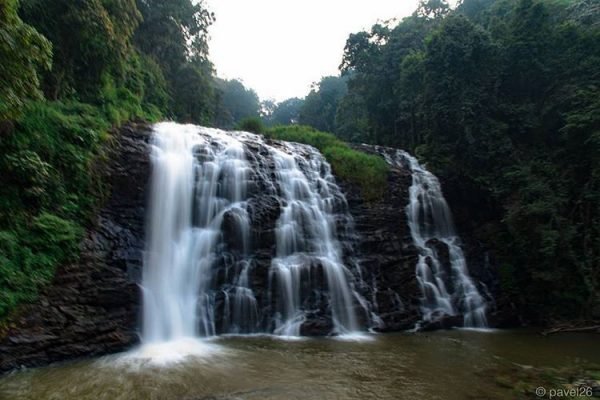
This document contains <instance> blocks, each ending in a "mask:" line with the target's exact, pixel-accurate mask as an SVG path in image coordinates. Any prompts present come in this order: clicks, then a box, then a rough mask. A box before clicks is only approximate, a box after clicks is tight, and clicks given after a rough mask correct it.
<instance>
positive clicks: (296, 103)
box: [267, 97, 304, 126]
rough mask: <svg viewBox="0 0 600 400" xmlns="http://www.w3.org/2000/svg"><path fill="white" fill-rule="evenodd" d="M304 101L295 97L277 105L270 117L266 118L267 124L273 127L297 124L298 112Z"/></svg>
mask: <svg viewBox="0 0 600 400" xmlns="http://www.w3.org/2000/svg"><path fill="white" fill-rule="evenodd" d="M303 104H304V100H302V99H299V98H297V97H292V98H290V99H286V100H284V101H282V102H281V103H277V104H276V105H275V108H274V109H273V112H272V113H271V115H270V116H269V117H268V118H267V123H268V124H269V125H271V126H273V125H291V124H297V123H298V121H299V119H300V110H301V109H302V106H303Z"/></svg>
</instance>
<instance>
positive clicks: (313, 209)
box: [272, 145, 358, 336]
mask: <svg viewBox="0 0 600 400" xmlns="http://www.w3.org/2000/svg"><path fill="white" fill-rule="evenodd" d="M286 150H288V152H284V151H281V150H277V149H273V150H272V154H273V158H274V159H275V169H276V177H277V181H278V182H279V185H280V188H281V192H282V197H283V199H284V200H285V202H286V204H285V206H284V207H283V211H282V213H281V216H280V217H279V220H278V222H277V229H276V239H277V255H276V258H274V259H273V263H272V273H273V274H275V275H276V280H277V282H278V286H279V287H278V290H279V292H280V293H281V295H280V301H279V304H278V310H279V314H278V316H277V320H276V328H275V333H276V334H279V335H283V336H298V335H299V334H300V326H301V325H302V323H303V322H304V321H305V319H306V310H305V307H304V306H303V302H304V301H305V296H306V295H309V294H310V293H308V291H307V290H306V289H305V288H304V289H303V287H302V286H303V285H306V284H307V283H308V284H310V280H311V278H312V279H315V278H316V277H317V274H318V272H319V271H318V270H315V267H316V268H322V270H323V272H324V275H325V278H326V281H327V288H328V294H329V304H330V307H331V313H332V319H333V326H334V333H337V334H347V333H350V332H353V331H357V330H358V323H357V321H356V316H355V315H354V309H353V307H354V306H353V304H354V297H355V295H356V296H358V295H357V294H355V293H354V292H353V290H352V287H351V285H350V281H351V279H352V277H351V274H350V271H348V270H347V268H346V267H345V266H344V264H343V261H342V251H341V248H340V243H339V242H338V241H337V240H336V238H335V236H336V220H335V207H336V202H341V201H345V200H343V195H342V194H341V191H340V189H339V187H338V186H337V185H336V184H335V181H334V179H333V175H332V174H331V168H330V167H329V164H327V163H326V162H325V160H324V158H323V156H322V155H321V154H320V153H318V152H316V151H315V150H313V149H310V148H308V147H307V148H305V149H304V150H305V151H308V152H309V154H308V156H307V157H308V160H304V161H305V162H306V164H307V165H306V172H303V171H302V170H301V169H300V168H299V166H298V163H297V161H296V158H295V156H294V155H293V150H294V149H293V148H292V147H291V145H288V146H286ZM311 275H314V276H311ZM307 280H308V282H306V281H307ZM309 290H310V288H309Z"/></svg>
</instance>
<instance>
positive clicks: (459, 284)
mask: <svg viewBox="0 0 600 400" xmlns="http://www.w3.org/2000/svg"><path fill="white" fill-rule="evenodd" d="M385 156H386V161H387V162H388V163H390V164H392V165H396V166H407V167H408V168H410V170H411V172H412V185H411V187H410V189H409V191H410V203H409V204H408V206H407V208H406V214H407V216H408V224H409V227H410V233H411V236H412V239H413V241H414V243H415V246H416V247H417V248H418V249H419V253H420V254H419V261H418V263H417V266H416V275H417V280H418V281H419V286H420V288H421V293H422V296H423V298H422V312H423V319H424V320H426V321H430V320H432V319H433V318H435V317H439V316H441V315H457V314H458V313H461V314H463V315H464V326H465V327H472V328H484V327H487V319H486V314H485V311H486V303H485V300H484V298H483V297H482V296H481V294H480V293H479V291H478V290H477V287H476V286H475V284H474V283H473V281H472V279H471V278H470V276H469V272H468V269H467V261H466V259H465V255H464V253H463V250H462V248H461V241H460V238H459V237H458V235H457V234H456V231H455V228H454V224H453V222H452V215H451V213H450V208H449V207H448V204H447V203H446V199H445V198H444V195H443V193H442V189H441V186H440V183H439V181H438V179H437V178H436V177H435V175H433V174H432V173H431V172H429V171H427V170H426V169H425V168H424V167H423V166H421V165H420V164H419V162H418V161H417V159H416V158H414V157H413V156H411V155H410V154H408V153H406V152H404V151H401V150H398V151H397V152H396V153H394V154H386V155H385ZM435 242H438V243H442V244H444V245H445V246H446V247H447V249H448V258H449V261H450V268H449V269H448V268H447V267H446V266H445V265H443V262H442V260H441V258H440V254H438V250H437V249H436V247H435V245H434V243H435Z"/></svg>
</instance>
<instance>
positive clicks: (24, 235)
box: [0, 88, 138, 319]
mask: <svg viewBox="0 0 600 400" xmlns="http://www.w3.org/2000/svg"><path fill="white" fill-rule="evenodd" d="M123 90H124V89H122V88H121V91H123ZM110 91H113V92H114V96H116V97H114V98H112V99H111V98H107V99H104V100H103V102H105V103H103V104H104V105H103V106H102V107H101V108H100V107H94V106H91V105H88V104H82V103H77V102H65V103H61V102H35V103H30V104H29V105H28V106H27V107H26V109H25V110H24V111H23V113H22V116H21V117H20V118H19V119H18V120H16V121H15V128H14V132H13V133H12V134H11V135H7V136H4V137H1V138H0V226H1V227H2V228H1V231H0V242H2V243H0V287H2V290H1V291H0V292H1V293H2V294H0V319H1V318H3V317H4V316H5V315H6V313H8V312H9V311H10V310H12V309H13V308H14V307H15V306H16V305H17V304H19V303H21V302H27V301H31V300H32V299H34V298H35V295H36V293H37V291H38V290H39V288H41V287H43V285H44V284H46V283H48V282H50V280H51V279H52V277H53V274H54V271H55V269H56V268H57V267H58V266H59V265H61V264H64V263H65V262H70V261H73V260H74V259H75V258H76V256H77V254H78V246H79V242H80V240H81V237H82V233H83V231H84V226H85V225H87V224H88V222H89V221H90V220H91V218H93V216H94V215H95V213H96V211H97V208H98V206H99V204H100V203H101V201H102V200H103V198H104V197H105V192H106V187H105V186H104V184H102V181H100V180H99V179H98V178H99V176H97V172H95V171H96V169H95V168H94V163H96V162H98V160H99V159H101V158H102V157H103V151H104V150H103V149H104V148H105V146H106V142H107V139H108V138H109V135H108V134H107V131H108V129H109V128H110V127H111V126H112V125H113V124H114V123H116V122H121V121H124V120H127V119H129V118H131V117H133V116H134V115H135V114H129V113H128V112H127V110H129V109H132V110H133V111H136V112H137V111H138V110H136V109H135V107H137V106H138V103H137V102H136V101H133V100H132V99H131V98H129V99H128V98H127V96H123V95H122V94H120V93H119V91H120V90H118V89H114V88H111V89H110V90H108V89H107V90H105V91H103V92H110ZM107 96H108V95H107ZM111 96H112V95H111ZM108 97H110V96H108ZM110 101H114V103H110ZM117 110H118V111H117ZM115 115H116V116H115ZM115 118H116V120H115Z"/></svg>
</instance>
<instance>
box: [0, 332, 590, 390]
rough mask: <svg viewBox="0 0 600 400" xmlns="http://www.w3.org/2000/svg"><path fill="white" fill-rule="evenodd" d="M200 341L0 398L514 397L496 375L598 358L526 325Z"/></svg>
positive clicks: (37, 378) (43, 378)
mask: <svg viewBox="0 0 600 400" xmlns="http://www.w3.org/2000/svg"><path fill="white" fill-rule="evenodd" d="M206 346H207V347H206V349H205V352H204V353H203V354H201V355H195V356H189V357H187V358H184V359H182V360H180V361H179V362H178V363H174V364H170V366H168V367H165V366H161V365H156V364H146V363H144V361H142V360H140V359H135V358H134V359H132V358H129V356H128V355H127V354H126V355H115V356H109V357H104V358H101V359H97V360H87V361H81V362H73V363H68V364H64V365H58V366H51V367H47V368H42V369H36V370H30V371H26V372H18V373H14V374H12V375H9V376H6V377H3V378H0V399H2V400H242V399H243V400H258V399H261V400H269V399H278V400H279V399H282V400H283V399H285V400H295V399H298V400H300V399H302V400H309V399H310V400H313V399H326V400H327V399H348V400H354V399H356V400H364V399H390V400H391V399H394V400H403V399H406V400H414V399H440V400H464V399H513V398H515V397H514V392H513V391H512V390H513V389H512V388H509V387H506V384H505V383H502V382H505V381H507V380H511V379H517V376H516V375H519V374H521V373H528V371H531V370H533V369H534V368H539V367H552V368H561V367H566V366H574V365H586V364H587V363H590V362H595V363H598V362H600V341H598V339H597V336H596V335H584V334H573V335H568V334H564V335H558V336H551V337H542V336H540V335H539V334H536V333H535V332H529V331H496V332H489V333H481V332H474V331H464V330H453V331H445V332H434V333H430V334H407V333H404V334H390V335H376V336H373V337H372V338H371V340H364V341H341V340H336V339H331V338H330V339H325V338H323V339H318V338H312V339H302V340H295V341H285V340H281V339H275V338H273V337H261V336H256V337H251V336H250V337H220V338H218V339H213V340H210V341H209V342H208V343H206ZM535 383H536V382H533V384H535Z"/></svg>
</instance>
